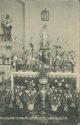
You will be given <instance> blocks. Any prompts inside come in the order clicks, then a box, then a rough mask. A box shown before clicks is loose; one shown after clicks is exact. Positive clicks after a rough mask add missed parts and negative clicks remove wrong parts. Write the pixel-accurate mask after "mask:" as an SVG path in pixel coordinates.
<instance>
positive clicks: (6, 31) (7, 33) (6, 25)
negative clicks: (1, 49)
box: [1, 14, 12, 41]
mask: <svg viewBox="0 0 80 125" xmlns="http://www.w3.org/2000/svg"><path fill="white" fill-rule="evenodd" d="M1 26H2V28H3V37H4V41H11V40H12V37H11V30H12V24H11V20H10V17H9V15H8V14H7V15H6V17H5V18H4V19H3V20H2V23H1Z"/></svg>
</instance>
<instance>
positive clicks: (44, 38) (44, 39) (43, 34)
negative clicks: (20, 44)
mask: <svg viewBox="0 0 80 125" xmlns="http://www.w3.org/2000/svg"><path fill="white" fill-rule="evenodd" d="M46 27H47V25H43V28H42V32H41V43H42V44H43V47H45V46H47V45H49V44H48V42H49V34H48V31H47V28H46Z"/></svg>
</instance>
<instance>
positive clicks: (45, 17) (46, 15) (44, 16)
mask: <svg viewBox="0 0 80 125" xmlns="http://www.w3.org/2000/svg"><path fill="white" fill-rule="evenodd" d="M41 21H49V11H47V10H46V9H44V10H43V11H41Z"/></svg>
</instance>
